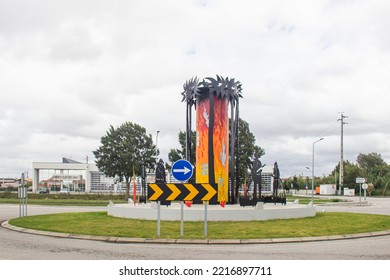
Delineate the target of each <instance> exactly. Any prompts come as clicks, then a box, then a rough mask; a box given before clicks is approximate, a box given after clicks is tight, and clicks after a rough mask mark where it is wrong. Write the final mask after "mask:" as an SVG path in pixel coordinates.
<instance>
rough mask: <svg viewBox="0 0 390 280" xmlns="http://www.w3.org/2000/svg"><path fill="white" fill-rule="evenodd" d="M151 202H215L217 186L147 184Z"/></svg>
mask: <svg viewBox="0 0 390 280" xmlns="http://www.w3.org/2000/svg"><path fill="white" fill-rule="evenodd" d="M148 200H151V201H173V200H177V201H194V202H195V203H196V202H202V201H209V202H210V203H216V202H217V185H212V184H206V183H205V184H170V183H166V184H148Z"/></svg>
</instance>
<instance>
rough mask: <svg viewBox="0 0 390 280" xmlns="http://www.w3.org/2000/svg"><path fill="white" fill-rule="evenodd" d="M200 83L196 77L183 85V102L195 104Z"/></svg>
mask: <svg viewBox="0 0 390 280" xmlns="http://www.w3.org/2000/svg"><path fill="white" fill-rule="evenodd" d="M198 81H199V80H198V78H197V77H194V78H191V79H190V80H188V81H187V82H186V83H185V84H184V85H183V89H184V91H183V92H182V93H181V95H182V96H183V99H182V100H181V101H182V102H183V101H186V102H187V104H189V105H193V104H195V98H196V93H197V91H198Z"/></svg>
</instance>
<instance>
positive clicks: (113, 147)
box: [93, 122, 156, 200]
mask: <svg viewBox="0 0 390 280" xmlns="http://www.w3.org/2000/svg"><path fill="white" fill-rule="evenodd" d="M100 143H101V146H100V147H99V148H98V149H97V150H95V151H94V152H93V153H94V155H95V157H96V165H97V167H98V168H99V170H100V171H102V172H103V173H104V174H105V175H106V176H109V177H118V178H119V180H120V181H122V180H123V179H124V180H125V182H126V193H125V198H126V200H128V198H129V192H130V178H131V177H132V176H133V170H134V171H135V173H136V174H138V175H139V174H141V168H142V165H145V167H146V168H153V167H154V164H155V161H156V159H155V155H156V146H155V145H154V144H153V140H152V136H151V135H150V134H146V129H145V128H143V127H141V126H140V125H138V124H133V123H131V122H126V123H124V124H122V125H120V126H119V127H117V128H114V127H113V126H112V125H111V126H110V128H109V130H108V131H107V132H106V135H105V136H103V137H102V138H101V140H100Z"/></svg>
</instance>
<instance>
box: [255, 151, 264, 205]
mask: <svg viewBox="0 0 390 280" xmlns="http://www.w3.org/2000/svg"><path fill="white" fill-rule="evenodd" d="M264 166H265V164H264V165H262V164H261V161H260V160H259V159H258V158H255V159H254V160H253V163H252V179H253V199H255V200H256V199H257V190H259V199H260V200H261V171H262V168H263V167H264Z"/></svg>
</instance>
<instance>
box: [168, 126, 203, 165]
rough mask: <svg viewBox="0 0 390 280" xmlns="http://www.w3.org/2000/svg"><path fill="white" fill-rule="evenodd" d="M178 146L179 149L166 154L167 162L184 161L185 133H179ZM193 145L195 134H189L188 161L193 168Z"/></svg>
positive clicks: (193, 132)
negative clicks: (189, 148)
mask: <svg viewBox="0 0 390 280" xmlns="http://www.w3.org/2000/svg"><path fill="white" fill-rule="evenodd" d="M178 137H179V144H180V148H181V149H171V151H170V152H169V154H168V160H169V161H170V162H172V163H173V162H175V161H177V160H179V159H184V158H185V157H186V132H185V131H180V132H179V135H178ZM195 143H196V132H195V131H192V132H191V155H190V159H189V161H190V162H191V164H192V165H193V166H195V154H196V153H195V149H196V147H195Z"/></svg>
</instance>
